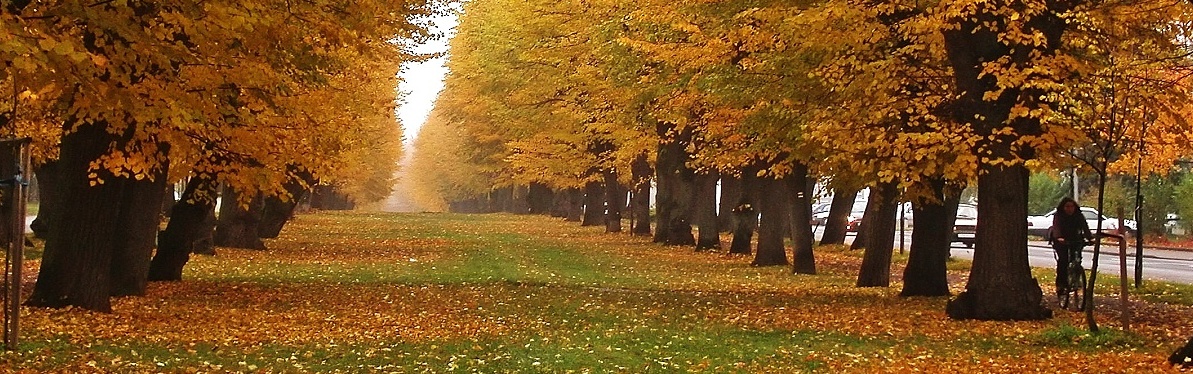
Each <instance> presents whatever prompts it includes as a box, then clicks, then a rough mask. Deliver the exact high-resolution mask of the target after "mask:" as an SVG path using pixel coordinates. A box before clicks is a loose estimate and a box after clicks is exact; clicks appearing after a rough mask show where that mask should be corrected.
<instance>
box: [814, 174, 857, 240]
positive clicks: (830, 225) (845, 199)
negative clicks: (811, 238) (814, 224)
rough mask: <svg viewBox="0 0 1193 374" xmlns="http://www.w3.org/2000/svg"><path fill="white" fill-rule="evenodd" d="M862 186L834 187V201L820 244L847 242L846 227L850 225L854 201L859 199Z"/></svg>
mask: <svg viewBox="0 0 1193 374" xmlns="http://www.w3.org/2000/svg"><path fill="white" fill-rule="evenodd" d="M858 191H861V189H860V188H852V187H834V188H833V202H832V205H830V206H829V210H828V219H826V220H825V222H824V234H822V235H820V245H827V244H845V234H846V233H847V232H848V230H847V229H846V227H847V226H848V225H849V213H851V212H853V202H854V201H857V193H858Z"/></svg>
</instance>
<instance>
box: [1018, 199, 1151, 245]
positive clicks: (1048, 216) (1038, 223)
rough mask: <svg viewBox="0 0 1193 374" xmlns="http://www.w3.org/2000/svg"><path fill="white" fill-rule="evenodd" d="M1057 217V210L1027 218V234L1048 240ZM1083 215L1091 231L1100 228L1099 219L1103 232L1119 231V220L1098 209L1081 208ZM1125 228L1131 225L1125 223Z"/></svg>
mask: <svg viewBox="0 0 1193 374" xmlns="http://www.w3.org/2000/svg"><path fill="white" fill-rule="evenodd" d="M1053 215H1056V209H1053V210H1051V211H1049V212H1048V213H1044V215H1042V216H1027V233H1028V235H1035V236H1040V237H1044V238H1045V239H1047V238H1048V229H1049V228H1051V227H1052V216H1053ZM1081 215H1082V216H1085V223H1086V224H1087V225H1089V229H1090V231H1093V230H1096V229H1097V227H1098V217H1101V218H1102V232H1105V233H1113V232H1116V231H1118V219H1113V220H1112V219H1110V218H1107V217H1106V216H1103V215H1101V214H1099V213H1098V210H1097V209H1094V208H1090V207H1084V206H1083V207H1081ZM1123 225H1124V226H1127V227H1128V228H1130V225H1129V224H1126V223H1124V224H1123Z"/></svg>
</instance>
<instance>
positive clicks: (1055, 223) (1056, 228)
mask: <svg viewBox="0 0 1193 374" xmlns="http://www.w3.org/2000/svg"><path fill="white" fill-rule="evenodd" d="M1048 237H1049V240H1050V241H1053V242H1055V241H1056V239H1057V238H1065V243H1067V244H1070V245H1073V244H1077V243H1085V242H1086V241H1088V240H1091V239H1093V238H1094V236H1093V235H1092V234H1091V233H1090V232H1089V224H1088V223H1086V222H1085V216H1083V215H1081V210H1080V209H1078V210H1077V212H1076V213H1073V214H1072V215H1067V214H1065V213H1064V211H1057V212H1056V214H1055V215H1053V216H1052V228H1051V229H1049V230H1048Z"/></svg>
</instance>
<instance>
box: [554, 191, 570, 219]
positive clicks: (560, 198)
mask: <svg viewBox="0 0 1193 374" xmlns="http://www.w3.org/2000/svg"><path fill="white" fill-rule="evenodd" d="M570 198H571V196H570V195H569V194H568V193H567V190H563V191H555V192H554V193H552V196H551V216H552V217H555V218H567V216H568V207H570V206H571V204H572V202H571V200H570Z"/></svg>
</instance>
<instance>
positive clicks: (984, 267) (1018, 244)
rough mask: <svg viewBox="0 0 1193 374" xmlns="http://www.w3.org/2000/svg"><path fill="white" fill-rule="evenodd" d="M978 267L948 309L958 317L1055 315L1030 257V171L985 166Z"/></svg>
mask: <svg viewBox="0 0 1193 374" xmlns="http://www.w3.org/2000/svg"><path fill="white" fill-rule="evenodd" d="M979 168H980V169H982V170H981V172H980V173H979V174H978V196H979V197H980V199H981V203H980V204H978V217H980V219H981V223H980V224H979V225H978V228H977V233H976V234H975V243H974V251H973V253H974V258H973V266H972V267H971V268H970V273H969V283H967V284H966V285H965V291H963V292H961V294H960V295H957V297H956V298H954V299H953V300H950V301H949V303H948V305H947V307H946V309H945V311H946V312H947V314H948V315H949V317H950V318H954V319H980V320H1000V321H1007V320H1038V319H1046V318H1051V317H1052V310H1050V309H1048V308H1046V307H1044V306H1043V305H1042V304H1041V301H1042V300H1043V291H1042V290H1040V284H1039V282H1038V281H1036V279H1035V278H1033V277H1032V274H1031V265H1029V264H1028V261H1027V225H1025V224H1024V223H1023V222H1025V220H1026V217H1027V194H1026V193H1025V192H1026V191H1027V179H1028V173H1029V172H1028V170H1027V168H1026V167H1024V166H1022V165H1019V166H1010V167H1008V166H997V167H996V166H993V165H982V166H979Z"/></svg>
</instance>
